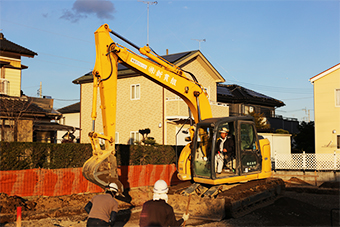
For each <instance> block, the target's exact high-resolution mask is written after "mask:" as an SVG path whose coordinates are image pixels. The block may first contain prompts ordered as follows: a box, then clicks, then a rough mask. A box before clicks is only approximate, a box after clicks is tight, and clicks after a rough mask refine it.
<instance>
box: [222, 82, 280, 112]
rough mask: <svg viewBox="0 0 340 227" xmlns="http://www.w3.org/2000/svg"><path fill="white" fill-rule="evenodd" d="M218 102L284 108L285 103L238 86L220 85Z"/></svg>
mask: <svg viewBox="0 0 340 227" xmlns="http://www.w3.org/2000/svg"><path fill="white" fill-rule="evenodd" d="M217 101H218V102H223V103H249V104H250V103H251V104H258V105H265V106H276V107H281V106H284V105H285V104H284V102H282V101H280V100H277V99H274V98H272V97H269V96H267V95H264V94H261V93H258V92H256V91H253V90H250V89H248V88H245V87H241V86H239V85H236V84H218V85H217Z"/></svg>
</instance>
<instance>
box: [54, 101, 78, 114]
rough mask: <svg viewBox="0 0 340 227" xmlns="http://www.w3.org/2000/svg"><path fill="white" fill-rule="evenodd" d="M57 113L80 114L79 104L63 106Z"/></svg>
mask: <svg viewBox="0 0 340 227" xmlns="http://www.w3.org/2000/svg"><path fill="white" fill-rule="evenodd" d="M58 111H59V112H60V113H62V114H66V113H80V102H77V103H74V104H72V105H69V106H65V107H63V108H60V109H58Z"/></svg>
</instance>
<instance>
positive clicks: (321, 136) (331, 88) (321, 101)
mask: <svg viewBox="0 0 340 227" xmlns="http://www.w3.org/2000/svg"><path fill="white" fill-rule="evenodd" d="M309 81H310V82H311V83H312V84H313V85H314V118H315V153H316V154H330V153H334V152H336V153H340V64H337V65H335V66H333V67H331V68H329V69H327V70H326V71H324V72H322V73H320V74H318V75H316V76H314V77H312V78H310V79H309Z"/></svg>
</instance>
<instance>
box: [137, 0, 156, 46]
mask: <svg viewBox="0 0 340 227" xmlns="http://www.w3.org/2000/svg"><path fill="white" fill-rule="evenodd" d="M138 1H139V2H143V3H145V4H147V11H148V15H147V31H146V33H147V34H146V39H147V40H146V42H147V43H146V44H147V45H148V46H149V7H150V5H157V3H158V2H157V1H154V2H151V1H141V0H138Z"/></svg>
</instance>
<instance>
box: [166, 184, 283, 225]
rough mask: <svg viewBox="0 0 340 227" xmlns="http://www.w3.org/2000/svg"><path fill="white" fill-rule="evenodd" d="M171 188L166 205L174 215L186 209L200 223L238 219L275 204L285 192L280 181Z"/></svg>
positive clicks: (192, 185)
mask: <svg viewBox="0 0 340 227" xmlns="http://www.w3.org/2000/svg"><path fill="white" fill-rule="evenodd" d="M185 184H186V186H185V185H184V186H183V185H179V186H175V187H172V188H170V191H169V200H168V203H169V204H170V205H172V206H173V207H174V211H175V213H177V214H178V215H180V214H183V212H184V211H185V210H186V208H187V206H188V198H189V196H188V195H190V194H191V200H190V204H189V213H190V217H192V218H196V219H203V220H214V221H218V220H222V219H224V218H231V217H232V218H240V217H242V216H244V215H246V214H249V213H251V212H252V211H254V210H256V209H258V208H261V207H264V206H268V205H270V204H272V203H274V202H275V200H276V199H277V198H279V197H280V194H281V193H282V191H283V190H284V187H285V186H284V182H283V180H282V179H279V178H267V179H261V180H253V181H249V182H245V183H238V184H232V185H217V186H212V187H209V186H204V185H200V184H197V183H194V184H191V185H190V184H188V182H186V183H185ZM193 188H194V190H193Z"/></svg>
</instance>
